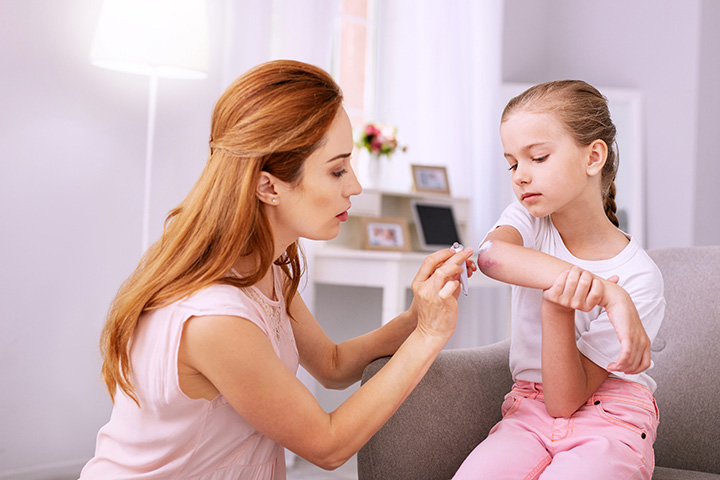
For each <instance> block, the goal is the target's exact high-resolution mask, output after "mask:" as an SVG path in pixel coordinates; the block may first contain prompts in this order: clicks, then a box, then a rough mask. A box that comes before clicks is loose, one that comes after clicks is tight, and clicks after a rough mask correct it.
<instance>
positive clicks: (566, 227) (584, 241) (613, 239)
mask: <svg viewBox="0 0 720 480" xmlns="http://www.w3.org/2000/svg"><path fill="white" fill-rule="evenodd" d="M551 219H552V222H553V225H554V226H555V228H556V229H557V231H558V233H560V237H561V238H562V241H563V243H564V244H565V247H566V248H567V249H568V250H569V251H570V253H572V254H573V255H574V256H575V257H577V258H581V259H583V260H607V259H609V258H613V257H615V256H616V255H618V254H619V253H620V252H622V251H623V249H624V248H625V247H626V246H627V245H628V243H629V240H628V238H627V237H626V236H625V235H624V234H623V233H622V232H621V231H620V230H619V229H618V228H617V227H615V225H613V224H612V222H610V219H608V218H607V215H605V211H604V210H603V209H602V208H601V209H592V211H582V212H580V211H578V210H575V211H574V212H562V213H561V212H556V213H554V214H552V215H551Z"/></svg>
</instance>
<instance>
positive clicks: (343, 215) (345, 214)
mask: <svg viewBox="0 0 720 480" xmlns="http://www.w3.org/2000/svg"><path fill="white" fill-rule="evenodd" d="M335 218H337V219H338V220H340V221H341V222H344V221H345V220H347V219H348V212H347V210H346V211H344V212H343V213H341V214H340V215H336V216H335Z"/></svg>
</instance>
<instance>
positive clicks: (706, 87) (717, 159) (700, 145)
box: [694, 0, 720, 245]
mask: <svg viewBox="0 0 720 480" xmlns="http://www.w3.org/2000/svg"><path fill="white" fill-rule="evenodd" d="M700 17H701V19H700V55H699V58H700V71H699V76H698V87H697V103H698V110H697V167H696V169H695V217H694V220H695V244H696V245H718V244H720V220H718V219H719V218H720V207H718V206H719V205H720V188H718V185H717V182H718V180H719V179H720V154H718V146H717V142H718V134H720V115H718V111H719V110H720V30H718V28H717V23H718V19H720V2H718V1H716V0H703V1H702V13H701V15H700Z"/></svg>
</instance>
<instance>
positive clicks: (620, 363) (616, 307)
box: [600, 282, 650, 374]
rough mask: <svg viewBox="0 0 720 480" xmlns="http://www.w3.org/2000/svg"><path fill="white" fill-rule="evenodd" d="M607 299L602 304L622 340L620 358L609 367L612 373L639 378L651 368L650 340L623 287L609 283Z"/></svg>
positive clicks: (606, 291) (606, 289)
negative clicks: (633, 375)
mask: <svg viewBox="0 0 720 480" xmlns="http://www.w3.org/2000/svg"><path fill="white" fill-rule="evenodd" d="M605 286H606V288H605V295H604V298H603V301H602V302H601V303H600V306H601V307H604V308H605V310H606V311H607V314H608V318H609V319H610V322H611V323H612V325H613V327H614V328H615V333H616V334H617V336H618V339H619V340H620V347H621V350H620V356H619V357H618V359H617V361H616V362H614V363H611V364H610V365H608V366H607V369H608V371H616V372H625V373H627V374H637V373H641V372H643V371H645V370H647V369H648V368H649V367H650V338H649V337H648V336H647V333H646V332H645V327H643V324H642V322H641V321H640V315H638V312H637V309H636V308H635V304H634V303H633V301H632V298H630V295H628V293H627V292H626V291H625V290H624V289H623V288H622V287H620V286H619V285H615V284H614V283H610V282H606V283H605Z"/></svg>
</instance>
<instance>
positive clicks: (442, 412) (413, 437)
mask: <svg viewBox="0 0 720 480" xmlns="http://www.w3.org/2000/svg"><path fill="white" fill-rule="evenodd" d="M509 348H510V341H509V340H505V341H502V342H499V343H496V344H493V345H487V346H484V347H477V348H469V349H460V350H444V351H442V352H441V353H440V355H438V357H437V359H436V360H435V362H434V363H433V365H432V366H431V367H430V369H429V370H428V373H427V374H426V375H425V378H423V380H422V381H421V382H420V383H419V384H418V386H417V387H416V388H415V390H413V392H412V393H411V394H410V396H409V397H408V398H407V400H405V402H404V403H403V404H402V405H401V406H400V408H399V409H398V411H397V412H396V413H395V415H393V417H392V418H391V419H390V420H389V421H388V422H387V423H386V424H385V426H383V427H382V428H381V429H380V430H379V431H378V432H377V433H376V434H375V435H374V436H373V437H372V438H371V439H370V441H369V442H368V443H367V444H366V445H365V446H364V447H363V448H362V449H361V450H360V452H359V453H358V474H359V478H360V479H361V480H380V479H382V480H393V479H398V480H400V479H403V480H404V479H408V478H412V479H415V480H423V479H428V480H431V479H432V480H438V479H446V478H451V477H452V476H453V475H454V474H455V471H456V470H457V469H458V468H459V467H460V464H462V462H463V460H465V457H467V455H468V454H469V453H470V452H471V451H472V449H473V448H475V446H476V445H477V444H478V443H480V442H481V441H482V440H484V439H485V437H486V436H487V434H488V432H489V431H490V429H491V428H492V427H493V425H495V424H496V423H497V422H498V421H500V418H501V405H502V401H503V398H504V397H505V395H506V394H507V393H508V392H509V391H510V389H511V388H512V378H511V376H510V369H509V367H508V354H509ZM388 360H389V358H380V359H378V360H375V361H374V362H372V363H371V364H370V365H368V367H367V368H366V369H365V372H364V374H363V379H362V381H363V383H365V382H366V381H367V380H368V379H370V378H371V377H372V376H373V375H375V373H377V372H378V370H380V369H381V368H382V366H383V365H385V363H387V361H388Z"/></svg>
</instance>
